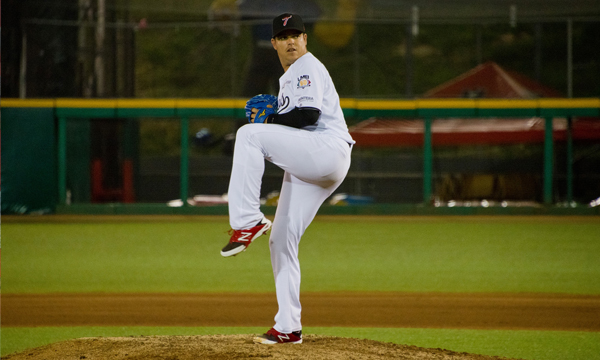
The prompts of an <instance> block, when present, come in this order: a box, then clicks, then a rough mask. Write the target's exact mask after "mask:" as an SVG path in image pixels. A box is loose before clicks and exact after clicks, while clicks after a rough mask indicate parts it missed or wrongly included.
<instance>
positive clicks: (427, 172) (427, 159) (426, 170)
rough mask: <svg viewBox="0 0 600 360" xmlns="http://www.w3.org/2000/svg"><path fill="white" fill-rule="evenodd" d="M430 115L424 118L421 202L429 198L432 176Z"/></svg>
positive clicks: (427, 200) (427, 201) (425, 201)
mask: <svg viewBox="0 0 600 360" xmlns="http://www.w3.org/2000/svg"><path fill="white" fill-rule="evenodd" d="M431 121H432V120H431V117H426V118H425V119H424V123H425V131H424V138H423V202H424V203H425V204H428V203H429V200H430V199H431V183H432V177H433V145H432V141H431Z"/></svg>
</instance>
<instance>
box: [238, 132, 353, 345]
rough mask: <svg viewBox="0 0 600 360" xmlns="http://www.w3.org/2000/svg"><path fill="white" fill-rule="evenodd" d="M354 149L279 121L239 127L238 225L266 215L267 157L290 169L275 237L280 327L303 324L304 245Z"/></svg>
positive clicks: (273, 231) (294, 327) (273, 255)
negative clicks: (263, 198)
mask: <svg viewBox="0 0 600 360" xmlns="http://www.w3.org/2000/svg"><path fill="white" fill-rule="evenodd" d="M350 154H351V147H350V145H349V144H348V143H347V142H346V141H344V140H342V139H340V138H338V137H334V136H331V135H327V134H324V133H319V132H312V131H307V130H301V129H296V128H292V127H288V126H283V125H277V124H248V125H244V126H242V127H241V128H240V129H239V130H238V132H237V136H236V141H235V149H234V156H233V169H232V171H231V179H230V182H229V193H228V197H229V222H230V225H231V228H232V229H235V230H240V229H248V228H251V227H253V226H255V225H256V224H257V223H258V222H259V221H260V220H261V219H262V218H263V216H264V215H263V214H262V212H261V211H260V188H261V184H262V176H263V173H264V169H265V162H264V159H267V160H268V161H270V162H272V163H274V164H275V165H277V166H279V167H280V168H281V169H283V170H284V171H285V174H284V177H283V185H282V187H281V192H280V195H279V203H278V206H277V211H276V213H275V220H274V222H273V228H272V229H271V238H270V241H269V247H270V250H271V264H272V266H273V275H274V278H275V289H276V294H277V303H278V305H279V311H278V312H277V315H276V316H275V326H274V328H275V330H277V331H279V332H282V333H291V332H293V331H299V330H301V329H302V325H301V322H300V312H301V306H300V262H299V260H298V245H299V243H300V239H301V237H302V235H303V234H304V231H305V230H306V228H307V227H308V225H309V224H310V223H311V222H312V220H313V219H314V217H315V215H316V213H317V211H318V210H319V207H320V206H321V204H323V202H324V201H325V200H326V199H327V198H328V197H329V196H330V195H331V194H332V193H333V192H334V191H335V189H337V187H338V186H339V185H340V184H341V183H342V181H343V180H344V178H345V177H346V174H347V173H348V169H349V167H350Z"/></svg>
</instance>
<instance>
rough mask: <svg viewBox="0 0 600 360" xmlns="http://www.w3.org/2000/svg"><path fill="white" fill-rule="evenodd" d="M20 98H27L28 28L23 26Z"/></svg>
mask: <svg viewBox="0 0 600 360" xmlns="http://www.w3.org/2000/svg"><path fill="white" fill-rule="evenodd" d="M19 97H20V98H21V99H25V97H27V28H26V27H25V24H23V36H22V37H21V68H20V69H19Z"/></svg>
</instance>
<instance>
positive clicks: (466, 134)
mask: <svg viewBox="0 0 600 360" xmlns="http://www.w3.org/2000/svg"><path fill="white" fill-rule="evenodd" d="M553 128H554V133H553V134H554V140H556V141H564V140H565V139H566V138H567V120H566V119H554V123H553ZM423 131H424V122H423V120H412V119H407V120H380V119H370V120H365V121H363V122H361V123H359V124H358V125H356V126H354V127H351V128H350V134H351V135H352V137H353V138H354V140H356V146H359V147H393V146H422V145H423V136H424V135H423ZM431 132H432V142H433V145H434V146H440V145H470V144H517V143H541V142H543V141H544V119H541V118H529V119H494V118H485V119H437V120H433V121H432V125H431ZM572 136H573V139H574V140H600V121H598V120H594V119H576V120H574V121H573V126H572Z"/></svg>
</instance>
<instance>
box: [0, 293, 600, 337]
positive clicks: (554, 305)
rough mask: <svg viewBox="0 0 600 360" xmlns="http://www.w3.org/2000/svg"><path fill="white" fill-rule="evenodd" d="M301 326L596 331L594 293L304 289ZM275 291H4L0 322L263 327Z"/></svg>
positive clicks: (273, 307)
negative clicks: (334, 290) (89, 292)
mask: <svg viewBox="0 0 600 360" xmlns="http://www.w3.org/2000/svg"><path fill="white" fill-rule="evenodd" d="M301 296H302V305H303V311H302V322H303V324H304V326H344V327H398V328H400V327H404V328H406V327H413V328H457V329H465V328H468V329H528V330H574V331H600V296H597V295H596V296H595V295H585V296H583V295H581V296H577V295H558V294H444V293H389V292H382V293H354V292H351V293H303V294H302V295H301ZM240 304H241V306H240ZM276 312H277V304H276V300H275V294H270V293H268V294H250V293H247V294H244V293H225V294H205V293H200V294H3V295H2V310H1V316H2V326H93V325H96V326H265V327H266V328H267V329H268V328H269V327H271V326H272V325H273V316H274V315H275V313H276Z"/></svg>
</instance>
